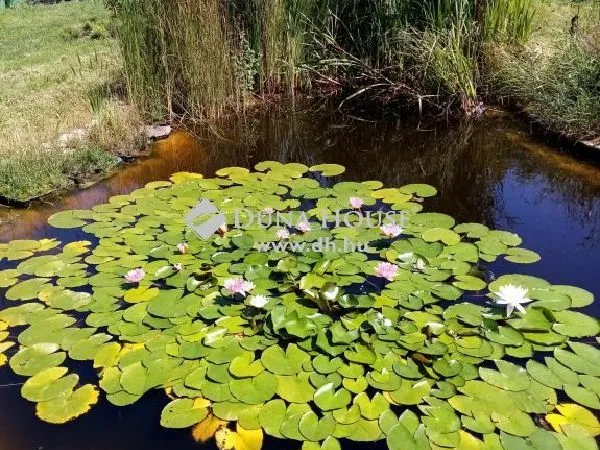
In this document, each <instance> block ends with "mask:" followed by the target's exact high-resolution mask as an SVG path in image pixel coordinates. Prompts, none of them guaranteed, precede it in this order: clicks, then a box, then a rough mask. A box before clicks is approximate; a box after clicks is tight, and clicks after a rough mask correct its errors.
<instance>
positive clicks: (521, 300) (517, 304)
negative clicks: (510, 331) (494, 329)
mask: <svg viewBox="0 0 600 450" xmlns="http://www.w3.org/2000/svg"><path fill="white" fill-rule="evenodd" d="M527 292H528V290H527V289H525V288H524V287H522V286H514V285H512V284H506V285H504V286H500V287H499V288H498V292H494V294H496V295H497V296H498V297H500V299H499V300H497V301H496V303H497V304H499V305H506V317H510V315H511V314H512V313H513V311H514V310H515V308H516V309H517V310H519V311H521V312H522V313H523V314H527V313H526V312H525V308H523V306H522V305H523V304H525V303H529V302H530V301H531V299H530V298H527Z"/></svg>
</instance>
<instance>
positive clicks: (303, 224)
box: [296, 221, 310, 233]
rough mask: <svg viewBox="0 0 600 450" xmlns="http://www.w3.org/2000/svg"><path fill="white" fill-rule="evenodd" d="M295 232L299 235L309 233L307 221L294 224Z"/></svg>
mask: <svg viewBox="0 0 600 450" xmlns="http://www.w3.org/2000/svg"><path fill="white" fill-rule="evenodd" d="M296 230H298V231H299V232H301V233H308V232H309V231H310V223H308V222H307V221H302V222H298V223H297V224H296Z"/></svg>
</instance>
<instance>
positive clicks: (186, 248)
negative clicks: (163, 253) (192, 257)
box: [177, 242, 190, 255]
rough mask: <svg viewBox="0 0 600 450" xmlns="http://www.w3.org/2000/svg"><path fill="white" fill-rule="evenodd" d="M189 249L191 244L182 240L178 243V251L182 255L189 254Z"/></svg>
mask: <svg viewBox="0 0 600 450" xmlns="http://www.w3.org/2000/svg"><path fill="white" fill-rule="evenodd" d="M189 249H190V246H189V245H188V244H187V243H186V242H180V243H179V244H177V251H178V252H179V253H181V254H182V255H187V253H188V251H189Z"/></svg>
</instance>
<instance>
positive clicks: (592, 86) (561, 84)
mask: <svg viewBox="0 0 600 450" xmlns="http://www.w3.org/2000/svg"><path fill="white" fill-rule="evenodd" d="M535 5H536V19H535V24H534V31H533V35H532V37H531V39H530V41H529V42H528V44H527V45H526V47H525V48H516V49H512V51H511V49H509V51H504V50H506V49H503V48H500V49H498V50H499V51H498V52H496V53H495V54H494V53H493V52H492V58H491V59H490V61H491V62H492V64H493V66H494V67H493V70H491V74H492V76H491V81H492V85H493V89H494V90H495V91H496V92H497V93H498V94H501V95H504V96H508V97H509V98H512V99H513V100H514V101H516V102H517V104H518V105H519V107H520V108H521V109H523V110H524V111H525V112H526V113H528V114H529V116H531V117H532V118H533V119H534V120H536V121H537V122H538V123H540V124H542V125H543V126H544V127H546V128H547V129H548V130H551V131H553V132H557V133H561V134H562V135H564V136H568V137H569V138H571V139H573V140H582V141H591V142H600V82H599V80H600V78H599V76H600V3H599V2H598V1H597V0H581V1H577V2H569V1H564V0H536V1H535ZM574 18H576V19H575V22H576V25H575V26H574V27H572V20H573V19H574Z"/></svg>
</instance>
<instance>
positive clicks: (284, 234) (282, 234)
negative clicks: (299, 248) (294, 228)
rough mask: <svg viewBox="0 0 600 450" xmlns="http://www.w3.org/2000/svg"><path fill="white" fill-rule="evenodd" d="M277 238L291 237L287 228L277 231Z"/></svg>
mask: <svg viewBox="0 0 600 450" xmlns="http://www.w3.org/2000/svg"><path fill="white" fill-rule="evenodd" d="M277 237H278V238H279V239H288V238H289V237H290V232H289V231H288V230H286V229H285V228H282V229H281V230H279V231H277Z"/></svg>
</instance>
